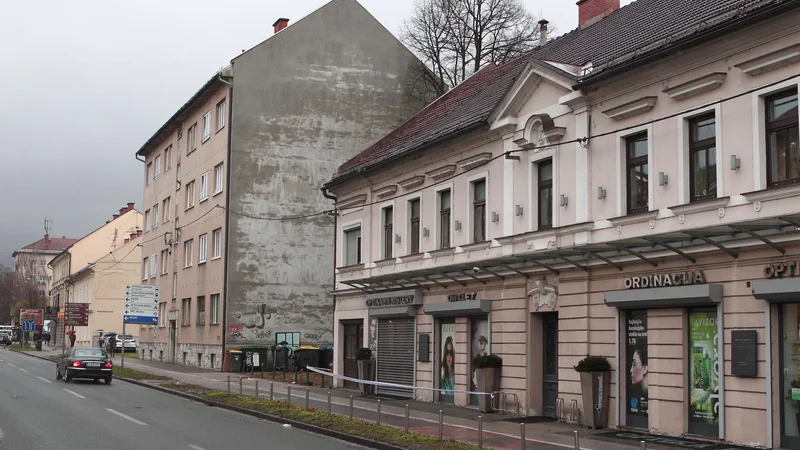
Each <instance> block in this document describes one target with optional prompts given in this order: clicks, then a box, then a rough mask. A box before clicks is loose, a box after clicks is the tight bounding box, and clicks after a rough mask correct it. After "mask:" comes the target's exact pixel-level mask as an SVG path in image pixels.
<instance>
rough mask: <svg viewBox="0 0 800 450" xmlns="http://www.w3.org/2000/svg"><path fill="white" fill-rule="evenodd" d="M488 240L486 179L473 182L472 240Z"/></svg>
mask: <svg viewBox="0 0 800 450" xmlns="http://www.w3.org/2000/svg"><path fill="white" fill-rule="evenodd" d="M485 240H486V180H478V181H474V182H473V183H472V242H483V241H485Z"/></svg>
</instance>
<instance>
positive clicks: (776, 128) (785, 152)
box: [765, 88, 800, 186]
mask: <svg viewBox="0 0 800 450" xmlns="http://www.w3.org/2000/svg"><path fill="white" fill-rule="evenodd" d="M765 106H766V121H765V126H766V128H765V132H766V137H767V167H768V170H767V183H768V185H769V186H780V185H783V184H792V183H796V182H797V181H798V180H800V148H798V145H799V144H800V139H798V115H797V89H796V88H795V89H791V90H788V91H783V92H781V93H778V94H775V95H772V96H770V97H767V98H766V99H765Z"/></svg>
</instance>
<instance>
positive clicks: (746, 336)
mask: <svg viewBox="0 0 800 450" xmlns="http://www.w3.org/2000/svg"><path fill="white" fill-rule="evenodd" d="M757 344H758V333H757V332H756V330H732V331H731V373H732V375H733V376H735V377H754V376H756V374H757V368H758V365H757V361H756V345H757Z"/></svg>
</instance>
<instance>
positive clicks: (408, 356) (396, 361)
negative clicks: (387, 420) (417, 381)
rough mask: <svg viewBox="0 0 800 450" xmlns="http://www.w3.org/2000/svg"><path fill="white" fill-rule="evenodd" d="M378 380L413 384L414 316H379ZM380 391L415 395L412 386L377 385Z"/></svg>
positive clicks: (397, 395)
mask: <svg viewBox="0 0 800 450" xmlns="http://www.w3.org/2000/svg"><path fill="white" fill-rule="evenodd" d="M377 360H378V362H377V365H378V370H377V372H378V373H377V380H378V381H380V382H384V383H396V384H404V385H406V386H414V319H381V320H378V356H377ZM377 393H378V394H381V395H391V396H395V397H405V398H414V390H413V389H402V388H394V387H384V386H378V387H377Z"/></svg>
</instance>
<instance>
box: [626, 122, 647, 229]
mask: <svg viewBox="0 0 800 450" xmlns="http://www.w3.org/2000/svg"><path fill="white" fill-rule="evenodd" d="M625 156H626V168H627V170H626V173H627V189H626V192H627V200H628V214H634V213H639V212H644V211H647V210H648V195H649V191H648V183H649V164H648V158H647V133H646V132H645V133H639V134H635V135H633V136H629V137H627V138H626V139H625Z"/></svg>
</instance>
